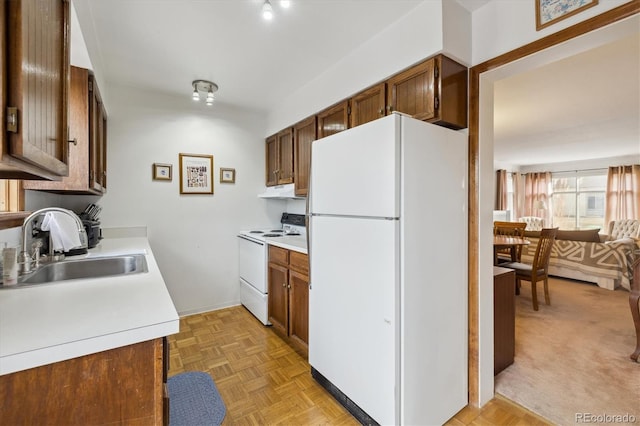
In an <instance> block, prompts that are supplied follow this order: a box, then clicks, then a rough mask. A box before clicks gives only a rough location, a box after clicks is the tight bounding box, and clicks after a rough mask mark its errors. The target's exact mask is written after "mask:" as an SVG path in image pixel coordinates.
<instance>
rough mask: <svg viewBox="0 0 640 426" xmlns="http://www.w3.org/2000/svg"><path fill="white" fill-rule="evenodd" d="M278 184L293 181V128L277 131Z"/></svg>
mask: <svg viewBox="0 0 640 426" xmlns="http://www.w3.org/2000/svg"><path fill="white" fill-rule="evenodd" d="M278 170H279V171H278V173H277V175H278V185H282V184H285V183H293V128H291V127H290V128H288V129H285V130H282V131H280V132H278Z"/></svg>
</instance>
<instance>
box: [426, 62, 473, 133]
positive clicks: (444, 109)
mask: <svg viewBox="0 0 640 426" xmlns="http://www.w3.org/2000/svg"><path fill="white" fill-rule="evenodd" d="M435 59H436V70H437V72H436V87H435V96H436V113H435V117H434V118H433V119H432V120H429V122H431V123H434V124H438V125H440V126H444V127H449V128H450V129H455V130H458V129H464V128H466V127H467V79H468V73H469V71H468V68H467V67H466V66H464V65H462V64H459V63H457V62H456V61H454V60H453V59H449V58H447V57H446V56H444V55H438V56H436V58H435Z"/></svg>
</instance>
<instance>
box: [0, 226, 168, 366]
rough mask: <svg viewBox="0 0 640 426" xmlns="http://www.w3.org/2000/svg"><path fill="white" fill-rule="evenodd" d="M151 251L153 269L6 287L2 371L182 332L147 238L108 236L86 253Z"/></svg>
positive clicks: (0, 293)
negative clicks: (109, 237)
mask: <svg viewBox="0 0 640 426" xmlns="http://www.w3.org/2000/svg"><path fill="white" fill-rule="evenodd" d="M124 254H145V255H146V260H147V265H148V269H149V271H148V272H146V273H139V274H132V275H122V276H112V277H103V278H92V279H78V280H69V281H60V282H56V283H51V284H38V285H34V286H29V287H22V288H11V289H1V290H0V375H3V374H9V373H13V372H16V371H21V370H26V369H28V368H33V367H37V366H40V365H45V364H50V363H53V362H58V361H64V360H67V359H71V358H76V357H79V356H83V355H88V354H91V353H96V352H101V351H104V350H108V349H113V348H117V347H121V346H127V345H131V344H134V343H138V342H143V341H146V340H151V339H155V338H158V337H163V336H168V335H171V334H174V333H177V332H178V331H179V323H180V322H179V317H178V313H177V312H176V309H175V307H174V305H173V301H172V300H171V297H170V296H169V292H168V291H167V288H166V286H165V283H164V280H163V279H162V275H161V274H160V270H159V269H158V265H157V263H156V261H155V259H154V257H153V253H152V252H151V248H150V246H149V243H148V241H147V239H146V238H113V239H104V240H102V241H101V242H100V244H99V245H98V247H96V248H93V249H90V250H89V253H88V254H86V255H82V256H74V258H76V259H79V258H83V257H101V256H113V255H124Z"/></svg>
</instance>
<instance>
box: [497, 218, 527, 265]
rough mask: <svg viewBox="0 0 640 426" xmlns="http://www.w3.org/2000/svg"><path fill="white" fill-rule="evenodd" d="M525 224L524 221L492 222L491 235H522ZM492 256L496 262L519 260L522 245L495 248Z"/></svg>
mask: <svg viewBox="0 0 640 426" xmlns="http://www.w3.org/2000/svg"><path fill="white" fill-rule="evenodd" d="M526 227H527V224H526V223H524V222H501V221H495V222H493V235H508V236H511V237H521V238H523V237H524V231H525V228H526ZM495 250H496V253H495V256H494V258H495V259H496V260H497V264H501V263H504V262H520V259H521V258H522V246H521V245H519V246H517V247H515V246H514V247H505V248H496V249H495Z"/></svg>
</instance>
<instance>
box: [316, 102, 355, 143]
mask: <svg viewBox="0 0 640 426" xmlns="http://www.w3.org/2000/svg"><path fill="white" fill-rule="evenodd" d="M347 128H349V100H348V99H347V100H344V101H342V102H340V103H338V104H335V105H333V106H331V107H329V108H327V109H325V110H324V111H322V112H319V113H318V139H320V138H324V137H326V136H330V135H333V134H335V133H339V132H342V131H343V130H347Z"/></svg>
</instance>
